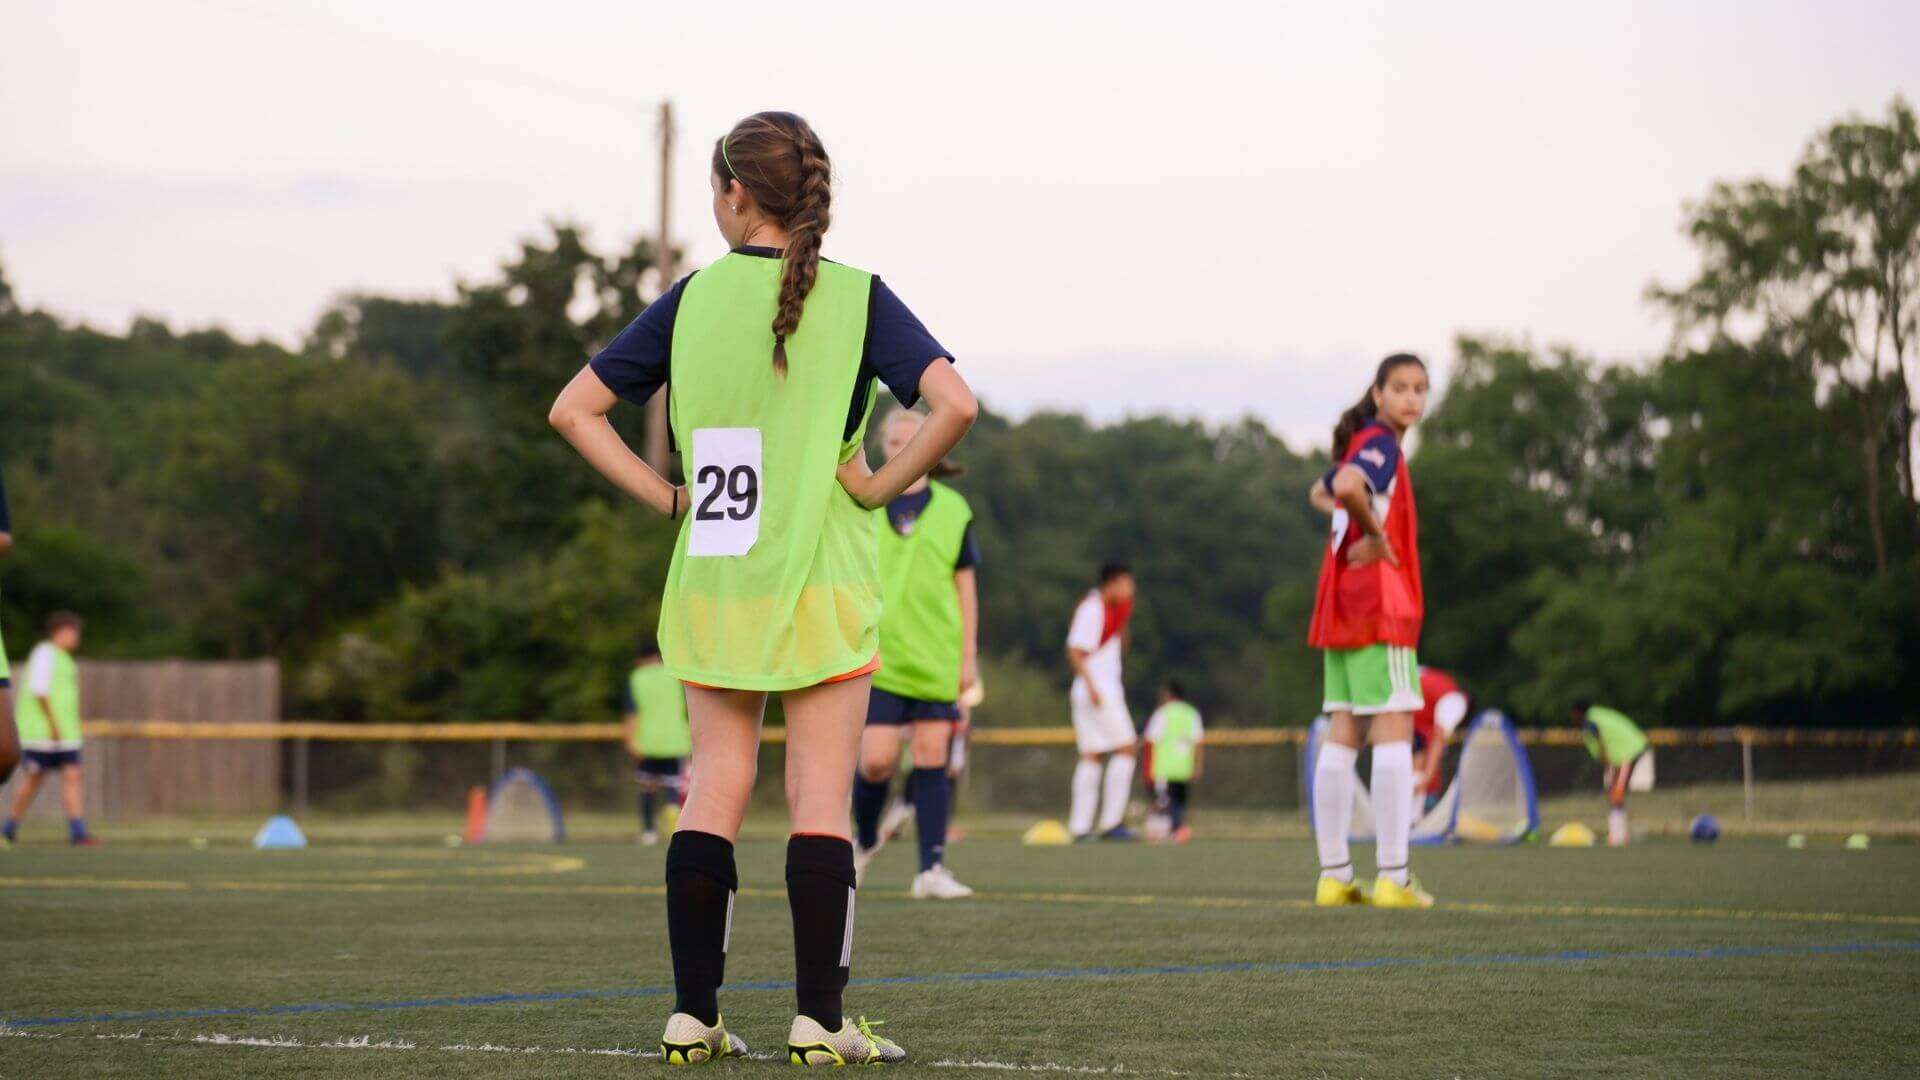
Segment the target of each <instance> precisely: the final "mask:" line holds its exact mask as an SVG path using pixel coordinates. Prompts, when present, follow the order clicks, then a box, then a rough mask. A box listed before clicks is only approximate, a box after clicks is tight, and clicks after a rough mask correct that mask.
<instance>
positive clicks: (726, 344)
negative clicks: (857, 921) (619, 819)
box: [550, 112, 978, 1065]
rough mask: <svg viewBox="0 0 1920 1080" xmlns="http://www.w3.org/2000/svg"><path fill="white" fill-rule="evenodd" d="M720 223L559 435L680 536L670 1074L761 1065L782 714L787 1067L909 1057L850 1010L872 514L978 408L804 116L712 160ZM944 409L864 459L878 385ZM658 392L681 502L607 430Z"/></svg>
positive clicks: (670, 851)
mask: <svg viewBox="0 0 1920 1080" xmlns="http://www.w3.org/2000/svg"><path fill="white" fill-rule="evenodd" d="M711 180H712V187H713V214H714V219H715V221H716V223H717V224H718V225H719V228H720V233H721V235H722V236H723V237H725V238H726V241H727V243H728V245H729V246H730V247H731V248H732V250H731V251H730V252H729V253H728V254H727V255H725V256H723V257H721V258H720V259H719V260H718V261H717V262H715V263H713V264H712V265H711V266H708V267H706V268H705V269H703V270H700V271H698V272H696V273H694V274H691V275H689V276H687V277H685V278H683V279H681V280H680V281H679V282H677V283H675V284H674V286H673V287H672V288H671V289H670V290H669V291H668V292H667V293H666V295H664V296H662V297H661V298H659V299H658V300H656V301H654V303H653V304H651V305H650V306H648V308H647V309H646V311H645V312H644V313H642V314H641V316H640V317H639V318H638V319H635V320H634V322H633V323H632V324H631V325H630V326H628V327H627V328H626V329H625V330H623V331H621V333H620V334H619V336H617V337H616V338H615V339H614V340H613V341H612V342H611V343H610V344H609V345H608V346H607V347H606V348H605V349H603V350H601V352H600V353H599V354H598V355H596V356H595V357H594V358H593V360H592V361H591V362H590V363H589V364H588V365H587V367H586V368H585V369H583V370H582V371H581V372H580V373H579V374H578V375H576V376H574V378H573V381H572V382H571V383H569V384H568V385H567V387H566V389H565V390H563V391H561V394H560V397H559V400H558V401H556V402H555V403H554V406H553V411H552V415H551V417H550V419H551V420H552V422H553V424H554V426H555V427H556V428H558V429H559V430H560V432H561V433H562V434H563V435H564V436H565V437H566V438H567V440H568V441H569V442H570V443H572V444H573V446H574V448H575V449H577V450H578V451H579V452H580V453H581V455H582V456H583V457H585V458H586V459H587V461H588V462H589V463H590V464H592V465H593V467H594V468H596V469H598V470H599V471H600V473H601V474H602V475H604V476H606V478H607V479H608V480H610V481H612V482H613V483H614V485H615V486H617V487H619V488H620V489H621V490H622V491H624V492H625V493H626V494H628V495H629V496H631V497H633V498H635V499H637V500H639V501H640V502H643V503H645V504H647V505H648V506H651V507H653V508H654V509H656V510H658V511H660V512H661V513H662V514H665V515H667V516H668V517H670V518H672V519H674V520H675V521H678V522H680V532H679V537H678V540H677V541H676V543H675V546H674V552H673V561H672V564H671V565H670V567H669V568H668V571H667V580H666V586H665V591H664V594H663V596H662V599H661V605H660V627H659V644H660V652H661V656H662V660H663V662H664V664H665V666H666V669H667V671H668V672H669V673H670V674H672V675H673V676H674V677H675V678H676V679H678V680H680V682H681V683H682V684H684V686H685V688H686V690H685V692H686V697H687V714H688V724H689V727H690V729H691V732H692V736H693V754H692V778H693V779H692V784H691V786H690V788H689V790H688V792H687V802H686V807H685V809H684V810H683V811H682V812H681V815H680V820H679V825H678V828H677V829H676V830H675V832H674V834H673V839H672V840H671V841H670V842H669V844H668V847H667V860H666V862H667V868H666V884H667V936H668V940H669V942H670V944H671V947H672V953H673V979H674V989H675V993H676V1004H675V1010H674V1013H673V1015H672V1016H671V1017H670V1018H669V1019H668V1021H667V1027H666V1033H665V1034H664V1035H663V1036H662V1038H661V1053H662V1055H663V1056H664V1057H665V1059H666V1060H667V1061H669V1062H672V1063H680V1064H692V1063H697V1062H706V1061H712V1060H715V1059H718V1058H722V1057H727V1056H730V1055H735V1054H740V1053H743V1052H744V1051H745V1046H744V1044H743V1043H742V1042H741V1040H740V1039H739V1037H738V1036H735V1035H732V1034H730V1033H729V1032H728V1031H727V1030H726V1025H725V1023H724V1022H723V1021H722V1020H721V1016H720V1006H719V1001H718V994H719V989H720V984H721V982H722V981H723V973H724V969H725V965H726V951H727V942H728V937H729V930H730V928H731V925H732V920H733V905H734V897H735V893H736V892H737V891H738V876H737V874H736V872H735V868H734V839H735V837H736V836H737V835H738V834H739V831H740V823H741V819H742V817H743V816H744V815H745V813H746V809H747V800H748V797H749V796H750V795H751V794H752V791H753V782H754V766H755V761H756V759H757V756H758V752H759V745H760V723H761V717H762V715H763V713H764V712H765V709H766V701H767V695H768V694H769V693H778V694H779V695H780V696H781V705H782V708H783V710H784V712H785V714H786V723H787V746H786V791H787V809H788V815H789V818H790V821H791V827H792V833H791V837H790V839H789V840H788V842H787V873H786V876H787V899H788V903H789V906H790V907H791V909H792V915H793V942H794V968H795V971H794V983H795V990H796V994H797V997H798V1010H797V1013H798V1015H796V1016H795V1018H794V1020H793V1023H792V1025H791V1027H790V1029H789V1032H788V1036H787V1049H788V1056H789V1058H790V1059H791V1060H792V1061H794V1062H795V1063H797V1064H803V1065H842V1064H876V1063H880V1062H892V1061H901V1060H904V1059H905V1058H906V1053H905V1051H903V1050H902V1049H901V1048H900V1047H899V1046H898V1045H896V1044H895V1043H893V1042H891V1041H890V1040H887V1039H884V1038H881V1037H879V1036H878V1035H876V1034H874V1033H873V1030H872V1025H870V1024H868V1023H867V1021H866V1020H864V1019H861V1020H859V1021H857V1022H855V1021H850V1020H849V1019H848V1018H847V1017H846V1015H845V1014H844V1012H843V1007H842V1000H841V999H842V994H843V992H844V990H845V989H846V985H847V977H848V966H849V964H850V962H851V959H852V955H853V926H854V885H855V882H854V870H853V845H852V843H851V841H850V838H849V829H848V816H849V811H850V806H851V799H852V784H853V777H854V773H855V770H856V767H857V765H858V762H859V757H860V737H861V731H862V729H863V727H864V725H865V722H866V717H867V698H868V691H869V688H870V685H871V683H872V679H873V672H874V671H875V670H876V669H877V668H878V667H879V664H880V656H879V648H880V638H879V624H880V593H881V587H880V572H879V567H878V554H877V546H876V537H875V533H874V524H873V517H872V516H871V512H872V511H873V510H875V509H877V508H879V507H883V506H885V505H886V504H887V503H889V502H891V501H892V500H893V499H895V498H896V497H898V496H899V495H900V494H901V493H902V492H904V491H906V489H907V488H908V487H909V486H910V485H912V484H913V483H915V482H916V481H918V480H919V479H920V478H921V477H922V476H924V475H925V474H926V473H927V471H928V470H929V469H931V468H932V467H933V466H934V465H935V464H936V463H937V462H939V461H940V460H941V459H942V458H944V457H945V456H946V455H947V453H948V452H949V451H951V450H952V449H953V448H954V446H955V445H956V444H957V443H958V442H959V441H960V439H961V437H962V436H963V435H965V434H966V432H967V429H968V428H969V427H970V426H971V425H972V423H973V420H974V416H975V415H976V413H977V411H978V406H977V405H976V404H975V402H974V398H973V394H972V392H971V391H970V390H968V388H967V384H966V383H965V381H963V380H962V379H961V378H960V376H959V374H958V373H957V372H955V370H954V368H953V363H952V358H951V354H950V353H949V352H948V351H947V350H946V349H945V348H943V347H942V346H941V345H940V344H939V342H937V341H935V340H934V339H933V337H932V335H930V334H928V333H927V331H926V328H925V327H923V326H921V325H920V322H919V320H918V319H916V318H914V317H913V315H912V313H911V312H909V311H908V310H907V309H906V307H905V305H903V304H901V302H900V301H899V300H898V299H897V298H895V297H894V295H893V293H892V292H891V291H889V290H888V289H887V287H886V286H885V285H883V284H881V282H880V279H879V278H878V277H876V276H874V275H872V274H870V273H867V272H866V271H863V270H856V269H854V268H852V267H850V266H845V265H842V264H839V263H834V262H827V261H824V260H822V259H821V257H820V247H821V241H822V239H823V238H824V236H825V234H826V231H827V226H828V223H829V220H830V215H829V211H830V208H831V205H832V189H831V166H830V165H829V163H828V159H827V152H826V149H825V147H823V146H822V145H821V142H820V139H819V137H818V136H817V135H815V134H814V132H813V129H812V128H810V127H808V126H807V123H806V121H804V120H802V119H801V118H800V117H798V116H795V115H793V114H792V113H785V112H763V113H756V114H755V115H753V116H749V117H747V118H746V119H745V120H742V121H740V122H739V123H738V124H735V125H734V127H733V129H732V130H731V131H729V132H727V134H726V135H724V136H722V137H721V138H720V139H719V140H718V141H716V142H715V143H714V148H713V159H712V177H711ZM876 379H878V380H879V381H880V382H882V383H884V384H886V387H887V389H888V390H890V391H891V392H892V393H893V395H894V397H895V398H897V399H898V400H899V401H900V403H901V404H902V405H907V406H910V405H912V404H914V403H915V402H917V401H921V400H924V401H925V402H926V403H927V418H926V421H925V423H923V424H922V425H921V427H920V430H919V431H918V432H916V433H915V434H914V436H913V438H912V439H910V440H909V441H908V442H907V443H906V445H905V446H903V447H901V448H900V449H899V451H898V452H897V453H895V454H893V455H892V456H891V458H890V459H889V460H888V461H887V462H886V463H885V464H883V465H882V466H881V467H880V468H879V469H878V470H875V471H870V470H869V469H868V467H867V463H866V460H865V458H864V456H863V455H862V453H861V442H862V438H863V436H864V434H865V430H866V424H867V417H868V415H869V413H870V412H871V411H872V408H873V401H874V385H873V384H874V381H875V380H876ZM662 387H665V388H667V390H668V391H669V396H668V398H667V407H668V412H669V414H670V422H671V424H672V428H673V434H674V438H675V440H676V444H677V445H678V446H679V448H680V452H681V454H682V455H683V466H684V470H685V475H686V476H687V477H688V479H689V483H688V484H687V485H686V486H684V487H679V486H675V485H674V484H672V483H671V482H670V481H668V480H667V479H665V478H663V477H661V475H660V474H659V473H657V472H655V471H654V470H653V469H651V468H649V467H648V466H647V465H646V463H645V462H643V461H641V460H640V459H639V458H638V457H636V456H635V455H634V454H633V452H632V451H631V450H630V449H629V448H628V447H627V445H626V444H625V442H624V441H622V439H621V438H620V436H619V434H618V433H616V432H615V431H614V429H613V427H612V425H611V424H609V423H608V422H607V418H606V414H607V412H608V411H609V410H610V409H612V408H613V405H614V402H615V401H616V399H618V398H624V399H626V400H627V401H630V402H633V403H634V404H641V403H644V402H645V401H646V400H647V399H648V398H650V397H651V396H652V395H653V394H654V393H655V392H656V391H658V390H660V389H661V388H662Z"/></svg>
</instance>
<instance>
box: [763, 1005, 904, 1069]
mask: <svg viewBox="0 0 1920 1080" xmlns="http://www.w3.org/2000/svg"><path fill="white" fill-rule="evenodd" d="M879 1026H880V1024H879V1022H878V1021H874V1022H871V1023H870V1022H868V1020H867V1018H866V1017H864V1016H863V1017H861V1018H860V1020H859V1022H858V1023H856V1022H854V1021H852V1020H846V1021H842V1022H841V1024H840V1030H839V1031H828V1030H827V1029H826V1028H823V1027H821V1026H820V1024H819V1022H818V1021H816V1020H814V1019H813V1018H811V1017H806V1016H796V1017H794V1018H793V1028H792V1030H791V1031H789V1032H788V1033H787V1060H788V1061H790V1062H792V1063H793V1064H795V1065H831V1066H838V1065H892V1064H896V1063H898V1062H902V1061H905V1060H907V1052H906V1051H905V1050H902V1049H900V1045H899V1044H898V1043H895V1042H893V1041H892V1040H890V1039H883V1038H881V1037H880V1036H878V1035H875V1034H874V1033H873V1029H874V1028H876V1027H879Z"/></svg>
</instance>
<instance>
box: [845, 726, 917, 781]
mask: <svg viewBox="0 0 1920 1080" xmlns="http://www.w3.org/2000/svg"><path fill="white" fill-rule="evenodd" d="M906 726H907V725H905V724H875V725H873V726H872V727H868V728H866V729H865V730H863V731H862V732H861V734H860V778H861V779H863V780H867V781H870V782H872V783H875V784H884V783H886V782H887V781H889V780H891V779H893V774H894V773H895V772H896V771H898V770H899V768H900V744H901V743H902V742H903V741H905V736H906V730H905V729H906ZM914 726H915V727H916V728H918V727H919V725H918V724H916V725H914ZM914 746H915V747H916V749H917V748H918V746H919V741H918V740H917V739H916V740H915V742H914ZM914 760H915V762H916V763H917V762H918V761H919V758H918V757H917V756H916V757H915V758H914Z"/></svg>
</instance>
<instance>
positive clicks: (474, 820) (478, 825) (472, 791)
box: [467, 784, 487, 844]
mask: <svg viewBox="0 0 1920 1080" xmlns="http://www.w3.org/2000/svg"><path fill="white" fill-rule="evenodd" d="M486 835H487V789H486V788H484V787H481V786H480V785H478V784H475V785H474V786H473V787H470V788H468V789H467V843H469V844H477V843H479V842H480V841H481V840H484V839H485V838H486Z"/></svg>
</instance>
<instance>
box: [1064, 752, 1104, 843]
mask: <svg viewBox="0 0 1920 1080" xmlns="http://www.w3.org/2000/svg"><path fill="white" fill-rule="evenodd" d="M1099 807H1100V763H1099V762H1098V761H1088V760H1087V759H1086V758H1081V759H1080V764H1079V765H1076V766H1074V769H1073V811H1072V812H1071V813H1069V814H1068V815H1067V831H1068V832H1070V833H1072V834H1073V835H1075V836H1084V835H1086V834H1087V833H1089V832H1092V831H1093V812H1094V811H1095V810H1097V809H1099Z"/></svg>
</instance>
